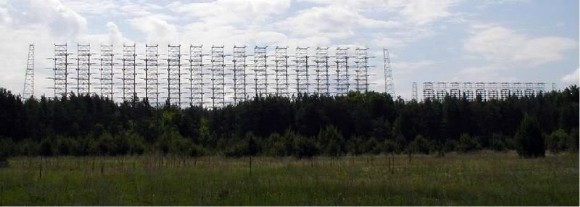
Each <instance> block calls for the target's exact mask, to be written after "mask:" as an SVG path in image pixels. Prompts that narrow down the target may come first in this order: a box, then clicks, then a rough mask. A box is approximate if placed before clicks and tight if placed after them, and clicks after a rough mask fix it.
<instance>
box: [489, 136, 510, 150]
mask: <svg viewBox="0 0 580 207" xmlns="http://www.w3.org/2000/svg"><path fill="white" fill-rule="evenodd" d="M506 142H507V138H506V137H505V136H503V135H501V134H493V135H491V139H490V140H489V148H490V149H491V150H494V151H505V150H507V149H508V146H507V144H506Z"/></svg>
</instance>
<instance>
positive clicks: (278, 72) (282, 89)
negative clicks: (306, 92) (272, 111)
mask: <svg viewBox="0 0 580 207" xmlns="http://www.w3.org/2000/svg"><path fill="white" fill-rule="evenodd" d="M274 52H275V53H274V54H275V59H274V62H275V65H274V66H275V68H274V74H275V79H274V80H275V83H276V86H275V87H274V90H275V91H276V96H285V97H287V96H288V48H287V47H276V49H275V50H274Z"/></svg>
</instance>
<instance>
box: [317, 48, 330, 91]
mask: <svg viewBox="0 0 580 207" xmlns="http://www.w3.org/2000/svg"><path fill="white" fill-rule="evenodd" d="M315 62H316V78H315V80H316V93H317V94H323V95H329V93H330V91H329V86H330V83H329V82H330V81H329V76H330V74H329V73H328V69H329V65H328V47H317V48H316V61H315Z"/></svg>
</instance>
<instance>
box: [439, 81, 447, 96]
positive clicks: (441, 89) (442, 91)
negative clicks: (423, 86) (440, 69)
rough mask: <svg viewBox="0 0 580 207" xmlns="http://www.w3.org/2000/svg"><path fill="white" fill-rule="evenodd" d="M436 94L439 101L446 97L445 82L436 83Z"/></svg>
mask: <svg viewBox="0 0 580 207" xmlns="http://www.w3.org/2000/svg"><path fill="white" fill-rule="evenodd" d="M436 93H437V99H439V100H443V99H445V96H446V95H447V83H446V82H437V88H436Z"/></svg>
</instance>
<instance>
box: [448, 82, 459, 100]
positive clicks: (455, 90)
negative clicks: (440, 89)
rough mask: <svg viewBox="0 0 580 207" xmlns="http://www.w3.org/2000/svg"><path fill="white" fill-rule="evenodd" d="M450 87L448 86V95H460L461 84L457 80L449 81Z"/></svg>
mask: <svg viewBox="0 0 580 207" xmlns="http://www.w3.org/2000/svg"><path fill="white" fill-rule="evenodd" d="M450 85H451V87H450V88H449V96H452V97H460V96H461V84H460V83H459V82H451V84H450Z"/></svg>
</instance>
